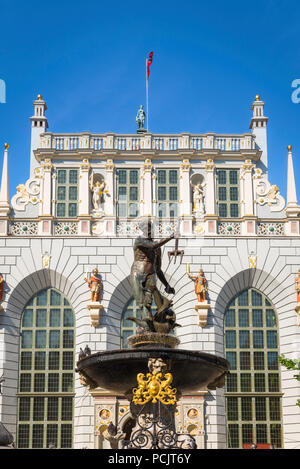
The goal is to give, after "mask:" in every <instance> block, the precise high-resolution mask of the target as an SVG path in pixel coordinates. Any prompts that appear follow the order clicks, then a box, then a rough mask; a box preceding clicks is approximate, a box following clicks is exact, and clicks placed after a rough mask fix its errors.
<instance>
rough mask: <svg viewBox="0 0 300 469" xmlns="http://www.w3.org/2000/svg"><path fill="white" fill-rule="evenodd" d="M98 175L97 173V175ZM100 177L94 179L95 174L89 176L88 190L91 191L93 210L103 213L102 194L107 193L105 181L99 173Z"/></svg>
mask: <svg viewBox="0 0 300 469" xmlns="http://www.w3.org/2000/svg"><path fill="white" fill-rule="evenodd" d="M98 176H99V175H98ZM100 178H101V179H97V180H95V174H92V175H91V177H90V190H91V192H92V203H93V212H96V213H97V214H99V213H103V211H104V208H103V204H104V196H105V194H108V191H107V190H106V186H107V183H106V181H105V180H104V178H103V177H102V176H101V175H100Z"/></svg>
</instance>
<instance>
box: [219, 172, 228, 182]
mask: <svg viewBox="0 0 300 469" xmlns="http://www.w3.org/2000/svg"><path fill="white" fill-rule="evenodd" d="M217 174H218V183H219V184H226V171H218V173H217Z"/></svg>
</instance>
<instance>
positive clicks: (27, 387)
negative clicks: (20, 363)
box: [20, 374, 31, 392]
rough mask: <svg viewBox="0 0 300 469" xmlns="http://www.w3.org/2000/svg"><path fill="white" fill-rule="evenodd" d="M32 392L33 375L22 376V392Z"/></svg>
mask: <svg viewBox="0 0 300 469" xmlns="http://www.w3.org/2000/svg"><path fill="white" fill-rule="evenodd" d="M30 391H31V374H21V376H20V392H30Z"/></svg>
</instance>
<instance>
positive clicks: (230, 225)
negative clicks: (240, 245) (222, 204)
mask: <svg viewBox="0 0 300 469" xmlns="http://www.w3.org/2000/svg"><path fill="white" fill-rule="evenodd" d="M218 233H219V234H222V235H227V236H228V235H229V236H230V235H231V236H232V235H240V234H241V223H239V222H229V221H228V222H221V223H218Z"/></svg>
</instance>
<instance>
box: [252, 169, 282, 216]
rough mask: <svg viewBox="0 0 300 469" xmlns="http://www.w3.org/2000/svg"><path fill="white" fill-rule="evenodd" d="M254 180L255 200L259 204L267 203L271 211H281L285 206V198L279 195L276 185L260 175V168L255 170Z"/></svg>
mask: <svg viewBox="0 0 300 469" xmlns="http://www.w3.org/2000/svg"><path fill="white" fill-rule="evenodd" d="M254 181H255V182H256V186H255V191H256V202H257V203H258V204H259V205H265V204H267V205H268V206H269V207H270V210H271V212H281V211H282V210H283V209H284V207H285V200H284V198H283V197H282V195H280V192H279V188H278V187H277V186H276V185H273V186H271V184H270V182H269V181H268V180H267V179H266V178H263V177H262V170H261V169H259V168H257V169H256V170H255V175H254Z"/></svg>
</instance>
